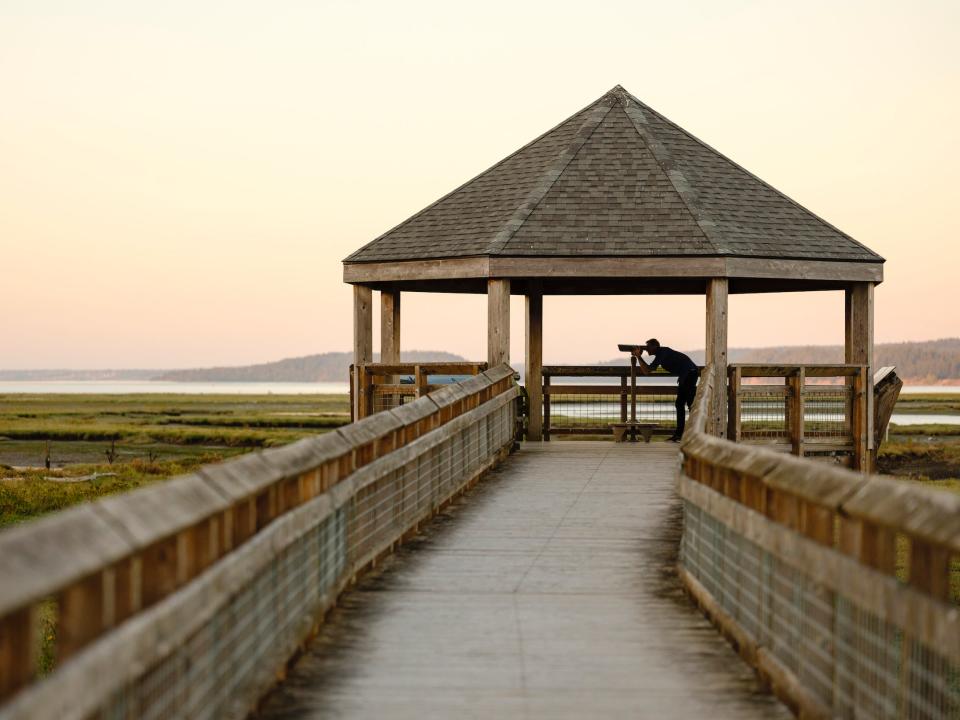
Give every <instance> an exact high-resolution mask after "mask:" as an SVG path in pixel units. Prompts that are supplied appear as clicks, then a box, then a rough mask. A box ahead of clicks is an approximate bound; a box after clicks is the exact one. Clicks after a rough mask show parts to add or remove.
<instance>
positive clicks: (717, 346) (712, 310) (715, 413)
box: [705, 278, 728, 437]
mask: <svg viewBox="0 0 960 720" xmlns="http://www.w3.org/2000/svg"><path fill="white" fill-rule="evenodd" d="M727 293H728V283H727V279H726V278H710V279H709V280H707V322H706V356H705V357H706V359H705V362H706V364H707V365H709V366H710V369H711V371H712V373H713V383H714V384H713V393H711V397H712V400H713V402H712V404H711V405H712V407H711V408H710V417H709V419H708V422H707V427H708V428H709V432H710V433H711V434H713V435H716V436H718V437H726V436H727V422H726V420H727V392H726V383H727Z"/></svg>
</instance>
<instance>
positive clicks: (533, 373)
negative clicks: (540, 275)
mask: <svg viewBox="0 0 960 720" xmlns="http://www.w3.org/2000/svg"><path fill="white" fill-rule="evenodd" d="M526 306H527V313H526V315H527V319H526V328H527V332H526V335H527V337H526V373H525V374H526V383H527V402H528V404H529V409H528V412H529V418H528V421H527V440H542V439H543V286H542V284H541V283H540V282H539V281H536V280H532V281H531V282H530V289H529V290H528V291H527V298H526Z"/></svg>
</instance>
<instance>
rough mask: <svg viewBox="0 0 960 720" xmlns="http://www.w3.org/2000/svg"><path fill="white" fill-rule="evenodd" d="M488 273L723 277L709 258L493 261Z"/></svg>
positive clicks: (722, 266)
mask: <svg viewBox="0 0 960 720" xmlns="http://www.w3.org/2000/svg"><path fill="white" fill-rule="evenodd" d="M490 273H491V275H493V276H498V277H513V278H523V277H533V278H572V277H596V278H604V277H655V278H662V277H712V276H722V275H725V274H726V263H725V261H724V260H723V259H722V258H711V257H684V258H677V257H615V258H613V257H584V256H582V255H581V256H578V257H549V258H540V257H523V258H518V257H495V258H490Z"/></svg>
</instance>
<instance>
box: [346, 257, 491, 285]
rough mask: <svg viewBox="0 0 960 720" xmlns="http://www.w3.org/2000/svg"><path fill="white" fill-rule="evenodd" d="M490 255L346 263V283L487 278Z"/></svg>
mask: <svg viewBox="0 0 960 720" xmlns="http://www.w3.org/2000/svg"><path fill="white" fill-rule="evenodd" d="M489 275H490V261H489V259H488V258H480V257H475V258H449V259H443V260H409V261H399V262H389V263H344V264H343V281H344V282H345V283H374V282H399V281H407V280H448V279H452V280H455V279H461V278H486V277H488V276H489Z"/></svg>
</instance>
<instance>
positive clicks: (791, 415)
mask: <svg viewBox="0 0 960 720" xmlns="http://www.w3.org/2000/svg"><path fill="white" fill-rule="evenodd" d="M805 385H806V375H805V374H804V369H803V368H802V367H801V368H798V369H797V372H796V373H794V374H793V375H791V376H790V377H789V378H787V386H788V388H789V392H788V394H787V403H788V404H787V428H788V429H789V432H790V446H791V452H792V453H793V454H794V455H798V456H800V457H803V424H804V407H805V406H804V399H805V398H804V386H805Z"/></svg>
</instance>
